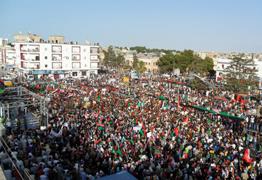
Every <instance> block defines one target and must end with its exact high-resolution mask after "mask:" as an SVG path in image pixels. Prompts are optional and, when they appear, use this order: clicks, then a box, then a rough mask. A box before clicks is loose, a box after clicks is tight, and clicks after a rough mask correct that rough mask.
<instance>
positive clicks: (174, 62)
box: [157, 50, 213, 74]
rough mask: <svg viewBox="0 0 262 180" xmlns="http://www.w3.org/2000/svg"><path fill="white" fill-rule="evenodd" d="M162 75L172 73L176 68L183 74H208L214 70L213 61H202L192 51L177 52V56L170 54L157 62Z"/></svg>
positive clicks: (206, 59)
mask: <svg viewBox="0 0 262 180" xmlns="http://www.w3.org/2000/svg"><path fill="white" fill-rule="evenodd" d="M157 65H158V67H159V70H160V72H161V73H166V72H172V71H173V69H174V68H179V69H180V72H181V73H186V72H188V71H191V72H195V73H200V74H207V73H208V72H209V71H211V70H212V69H213V59H211V58H205V59H202V58H200V57H199V56H198V55H196V54H194V52H193V51H192V50H184V51H182V52H177V53H176V54H175V55H174V54H173V53H172V52H168V53H167V54H166V55H164V56H162V57H161V58H160V59H159V61H158V62H157Z"/></svg>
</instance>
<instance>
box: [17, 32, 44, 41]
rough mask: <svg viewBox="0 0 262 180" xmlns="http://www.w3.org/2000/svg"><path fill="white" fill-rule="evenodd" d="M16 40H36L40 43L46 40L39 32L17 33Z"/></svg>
mask: <svg viewBox="0 0 262 180" xmlns="http://www.w3.org/2000/svg"><path fill="white" fill-rule="evenodd" d="M14 41H15V42H35V43H40V42H43V41H44V40H43V39H42V38H41V36H39V35H37V34H31V33H28V34H21V33H19V34H15V35H14Z"/></svg>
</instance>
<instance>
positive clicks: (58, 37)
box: [48, 35, 65, 44]
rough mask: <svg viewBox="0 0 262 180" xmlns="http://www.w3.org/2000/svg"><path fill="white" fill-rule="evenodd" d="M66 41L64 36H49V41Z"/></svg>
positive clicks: (58, 42)
mask: <svg viewBox="0 0 262 180" xmlns="http://www.w3.org/2000/svg"><path fill="white" fill-rule="evenodd" d="M64 42H65V38H64V36H60V35H53V36H49V37H48V43H56V44H63V43H64Z"/></svg>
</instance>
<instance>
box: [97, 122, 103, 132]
mask: <svg viewBox="0 0 262 180" xmlns="http://www.w3.org/2000/svg"><path fill="white" fill-rule="evenodd" d="M96 125H97V126H98V129H99V130H100V131H102V130H104V129H105V125H104V124H100V123H97V124H96Z"/></svg>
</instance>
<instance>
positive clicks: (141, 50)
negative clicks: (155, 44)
mask: <svg viewBox="0 0 262 180" xmlns="http://www.w3.org/2000/svg"><path fill="white" fill-rule="evenodd" d="M130 50H135V51H136V52H137V53H145V52H147V48H146V47H145V46H135V47H130Z"/></svg>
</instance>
